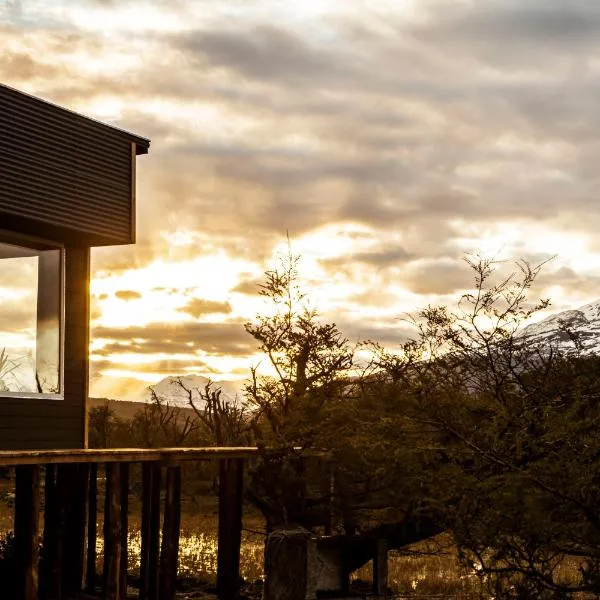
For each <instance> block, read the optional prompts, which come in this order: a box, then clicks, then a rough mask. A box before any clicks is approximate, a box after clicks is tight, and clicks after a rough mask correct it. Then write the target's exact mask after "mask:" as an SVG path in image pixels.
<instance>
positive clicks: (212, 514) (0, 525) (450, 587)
mask: <svg viewBox="0 0 600 600" xmlns="http://www.w3.org/2000/svg"><path fill="white" fill-rule="evenodd" d="M11 492H12V489H11V485H10V483H9V482H5V481H4V482H0V542H1V541H2V539H4V538H6V534H7V533H8V532H9V531H10V530H11V529H12V518H13V509H12V502H11ZM101 497H102V494H100V495H99V500H100V506H99V509H98V517H99V519H98V534H99V539H98V547H97V552H98V568H99V570H101V568H102V560H103V545H102V538H101V533H102V526H103V519H102V516H103V510H102V506H101ZM140 513H141V510H140V503H139V500H138V499H137V498H136V495H135V494H132V495H131V497H130V517H129V543H128V555H129V571H130V573H131V574H132V575H135V574H137V572H139V557H140V546H141V539H140V530H139V526H140ZM243 527H244V530H243V534H242V550H241V556H240V570H241V575H242V577H243V578H244V579H245V580H246V581H247V582H251V583H254V582H257V581H258V580H261V579H262V577H263V556H264V555H263V552H264V521H263V519H262V516H261V515H260V514H259V513H258V512H257V511H256V509H254V508H253V507H251V506H245V507H244V523H243ZM217 531H218V506H217V500H216V498H215V496H214V495H211V494H206V495H200V496H195V497H194V498H193V499H192V498H186V499H184V501H183V505H182V515H181V536H180V555H179V569H180V574H181V575H183V576H184V577H186V576H187V577H189V578H193V579H195V580H199V581H204V582H206V583H209V584H213V583H214V582H215V580H216V561H217ZM0 547H1V543H0ZM0 559H1V557H0ZM560 569H561V575H562V577H563V578H564V580H569V579H571V580H572V579H573V578H574V576H575V577H576V575H577V569H578V565H574V564H571V563H569V562H568V561H565V562H564V563H563V564H561V565H560ZM388 572H389V577H388V582H389V585H390V587H391V589H392V590H393V592H394V597H395V598H406V599H409V598H410V599H417V598H419V599H423V600H425V599H431V600H433V599H437V600H442V599H444V600H446V599H455V600H483V599H489V598H490V596H489V594H487V593H486V590H485V586H484V585H483V584H482V582H481V581H480V579H479V577H477V575H476V573H474V572H473V571H469V570H467V569H465V568H464V567H462V566H461V565H460V564H459V562H458V560H457V559H456V551H455V549H454V547H453V545H452V541H451V539H450V536H448V535H446V534H442V535H440V536H437V537H436V538H433V539H432V540H429V541H426V542H421V543H419V544H416V545H414V546H411V547H409V548H406V549H403V550H402V551H392V552H391V553H390V556H389V562H388ZM371 579H372V565H371V563H369V564H367V565H365V566H364V567H363V568H361V569H360V570H359V571H357V572H356V573H354V574H353V580H354V584H355V585H356V586H357V587H359V588H362V587H363V586H364V587H365V588H368V587H369V584H368V583H367V582H370V581H371ZM361 584H362V585H361Z"/></svg>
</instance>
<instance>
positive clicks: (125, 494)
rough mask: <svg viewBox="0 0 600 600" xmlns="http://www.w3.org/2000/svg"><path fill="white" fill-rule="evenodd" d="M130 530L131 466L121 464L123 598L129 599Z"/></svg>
mask: <svg viewBox="0 0 600 600" xmlns="http://www.w3.org/2000/svg"><path fill="white" fill-rule="evenodd" d="M128 529H129V464H128V463H122V464H121V564H120V571H121V582H120V584H119V589H120V590H121V596H122V597H123V598H127V558H128V553H127V538H128V533H129V531H128Z"/></svg>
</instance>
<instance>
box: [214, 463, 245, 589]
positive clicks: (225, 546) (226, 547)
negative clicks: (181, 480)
mask: <svg viewBox="0 0 600 600" xmlns="http://www.w3.org/2000/svg"><path fill="white" fill-rule="evenodd" d="M243 502H244V460H243V459H241V458H224V459H221V460H220V462H219V544H218V549H217V596H218V598H219V600H234V599H235V598H237V597H238V595H239V591H240V548H241V545H242V506H243Z"/></svg>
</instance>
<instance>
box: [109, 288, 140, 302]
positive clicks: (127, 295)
mask: <svg viewBox="0 0 600 600" xmlns="http://www.w3.org/2000/svg"><path fill="white" fill-rule="evenodd" d="M115 296H116V297H117V298H119V299H120V300H139V299H140V298H141V297H142V295H141V294H140V293H139V292H134V291H133V290H119V291H118V292H115Z"/></svg>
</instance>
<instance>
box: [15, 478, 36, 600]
mask: <svg viewBox="0 0 600 600" xmlns="http://www.w3.org/2000/svg"><path fill="white" fill-rule="evenodd" d="M39 510H40V468H39V467H36V466H23V467H17V469H16V494H15V523H14V527H15V559H16V560H15V562H16V576H17V582H18V585H17V593H18V600H37V598H38V582H39V579H38V558H39V543H40V542H39V525H38V523H39Z"/></svg>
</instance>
